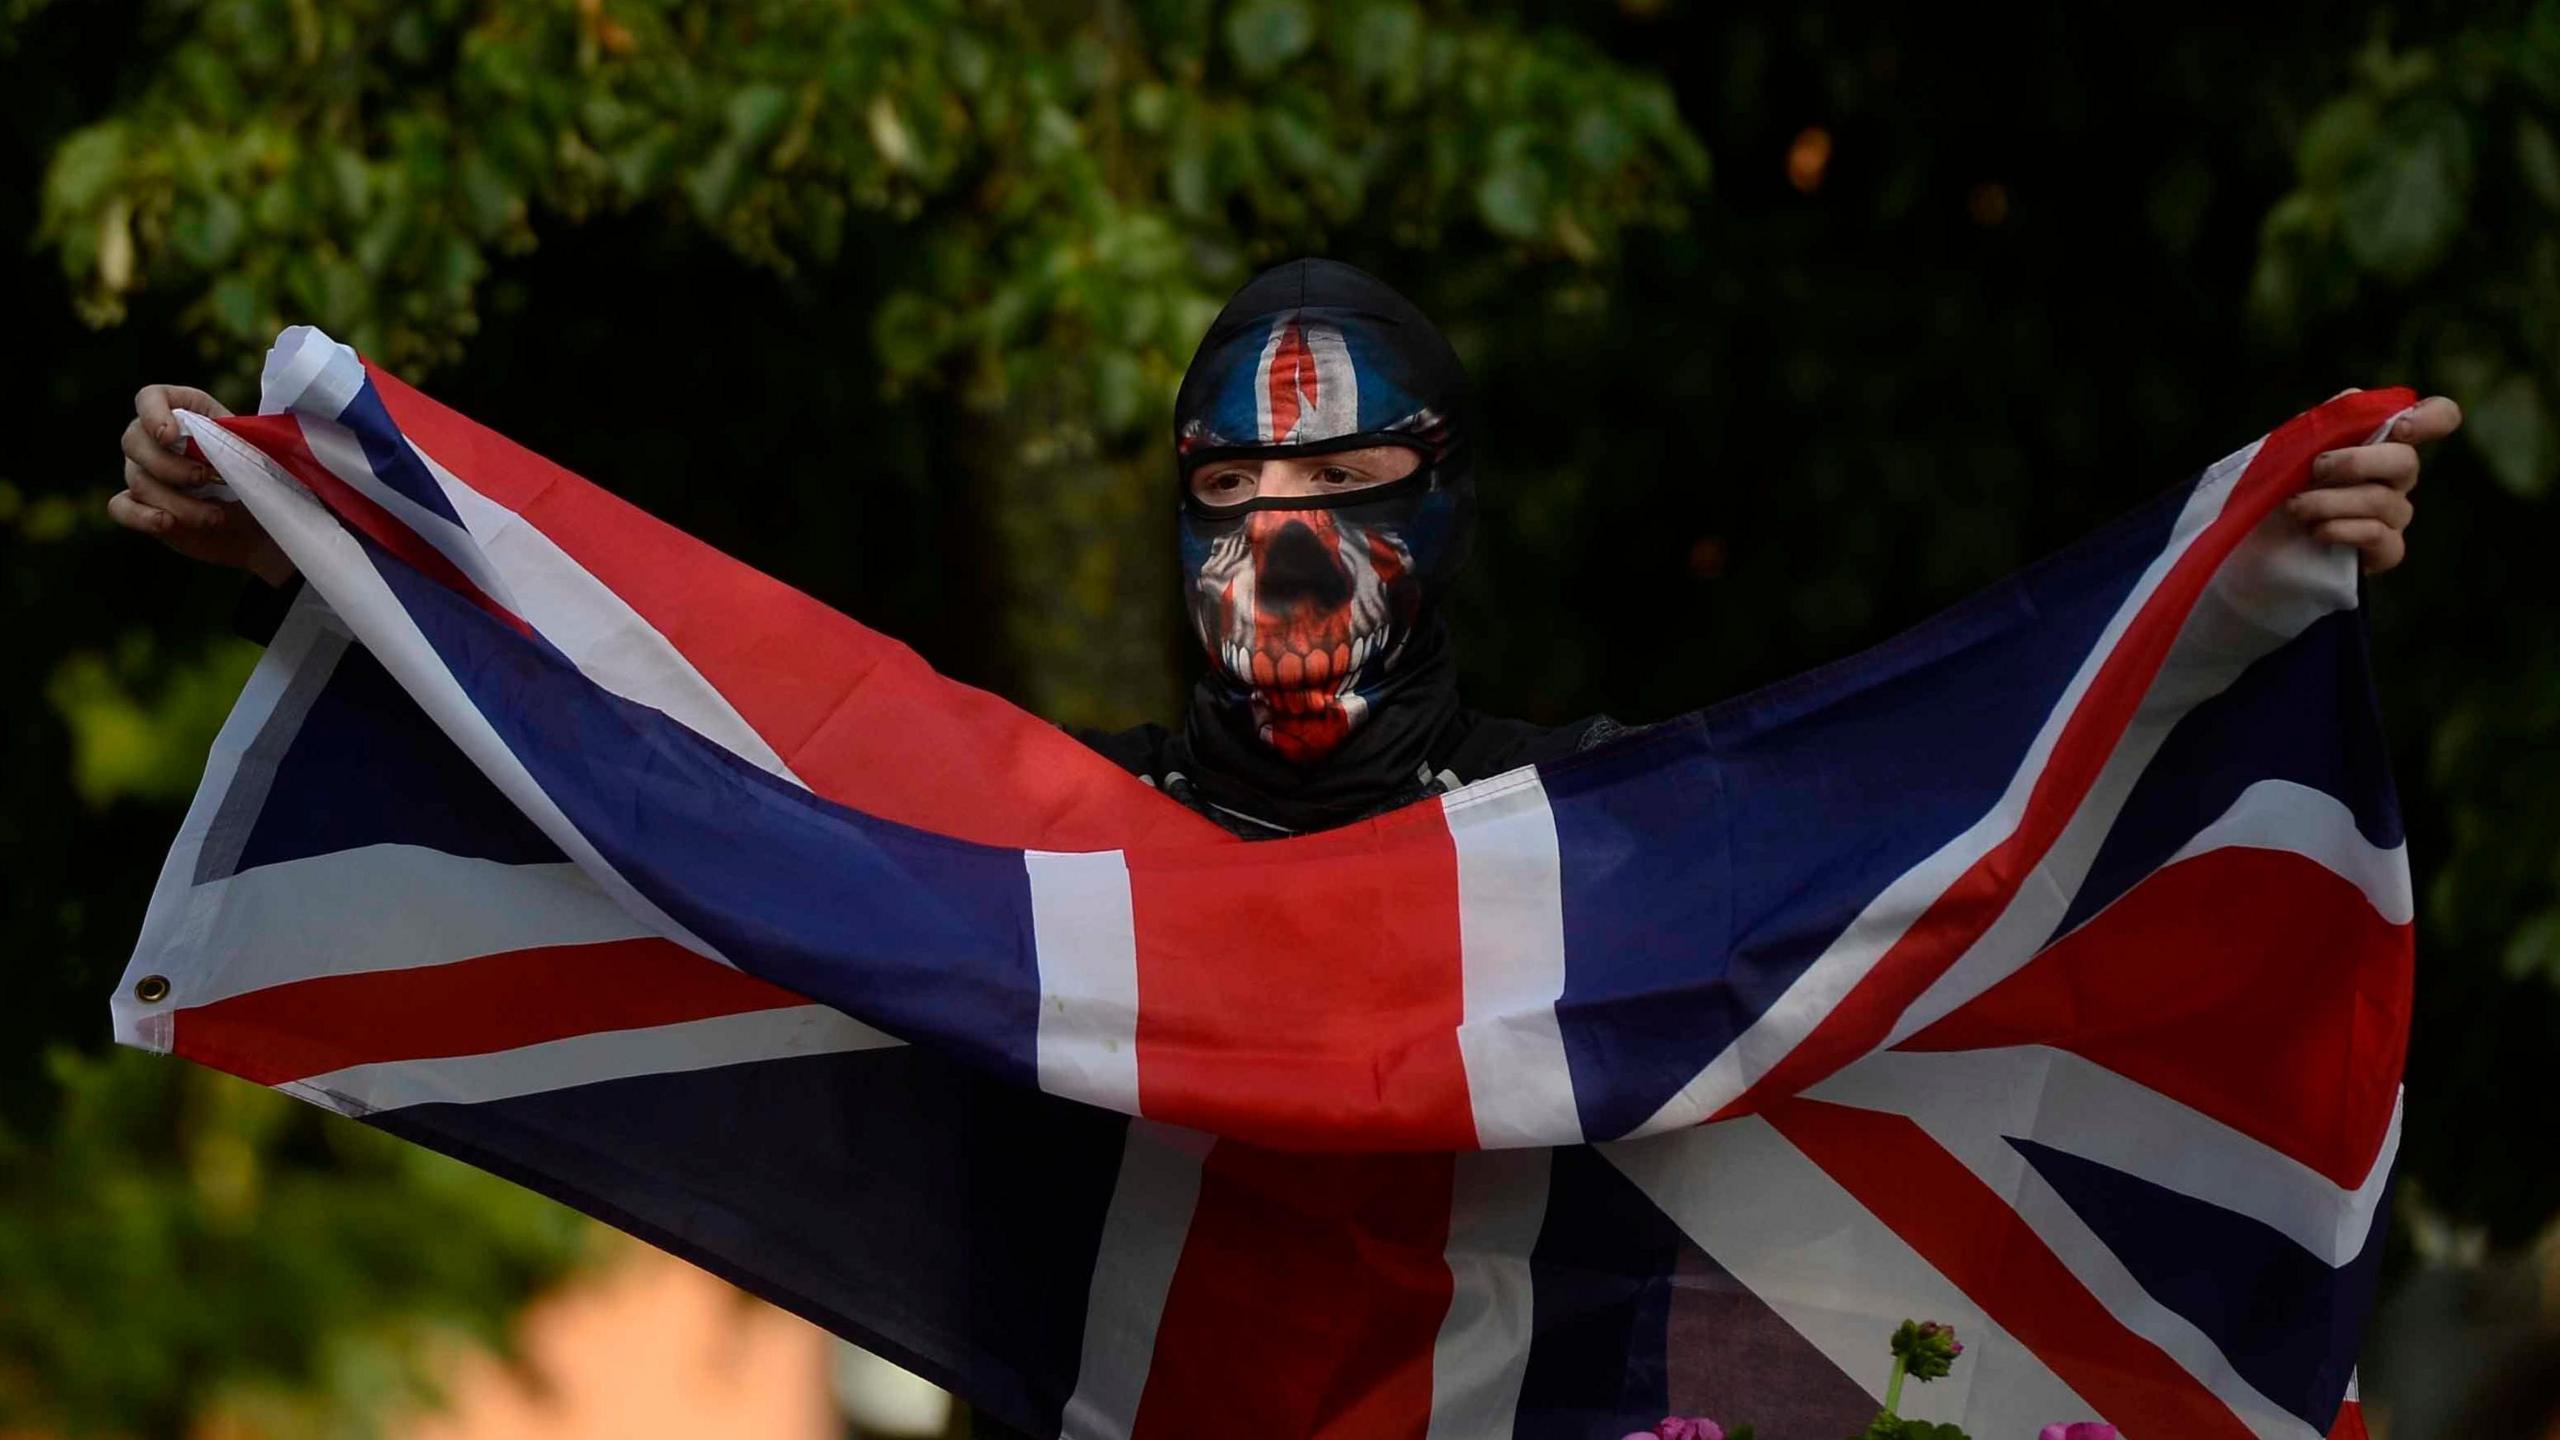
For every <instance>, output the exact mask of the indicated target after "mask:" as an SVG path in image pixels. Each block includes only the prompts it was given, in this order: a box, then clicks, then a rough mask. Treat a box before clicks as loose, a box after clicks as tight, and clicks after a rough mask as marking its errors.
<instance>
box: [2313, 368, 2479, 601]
mask: <svg viewBox="0 0 2560 1440" xmlns="http://www.w3.org/2000/svg"><path fill="white" fill-rule="evenodd" d="M2338 393H2339V395H2353V394H2355V393H2356V392H2355V391H2353V390H2342V391H2340V392H2338ZM2331 398H2332V399H2335V398H2337V397H2336V396H2332V397H2331ZM2461 428H2462V407H2461V406H2459V405H2456V404H2454V403H2453V402H2452V401H2451V400H2448V399H2446V398H2445V397H2444V396H2442V395H2430V396H2428V397H2427V398H2426V399H2424V400H2421V401H2419V402H2418V403H2417V405H2416V406H2415V407H2414V408H2413V409H2411V410H2410V411H2409V413H2408V414H2406V415H2403V416H2401V417H2400V418H2399V419H2397V420H2395V421H2393V422H2392V423H2391V434H2390V435H2389V436H2388V437H2387V438H2385V439H2384V440H2383V441H2382V442H2381V443H2380V444H2378V445H2357V446H2353V447H2350V448H2348V449H2345V450H2332V451H2330V452H2329V453H2327V454H2325V455H2322V456H2321V457H2319V458H2318V459H2316V460H2314V461H2312V462H2311V488H2310V489H2308V490H2305V491H2303V492H2302V493H2301V494H2299V495H2296V496H2294V497H2293V498H2292V499H2291V500H2288V501H2286V502H2285V507H2284V508H2285V509H2286V510H2287V511H2289V512H2291V513H2292V515H2293V518H2295V519H2296V520H2299V521H2301V522H2302V523H2303V524H2305V525H2307V526H2309V527H2311V538H2312V539H2314V540H2318V541H2321V542H2323V543H2325V544H2330V545H2352V546H2354V547H2355V548H2356V550H2357V552H2358V554H2359V556H2360V557H2361V559H2362V560H2363V563H2364V573H2366V574H2367V575H2379V574H2381V573H2382V572H2383V571H2385V570H2389V569H2391V568H2392V567H2394V566H2396V565H2398V564H2399V563H2400V562H2401V560H2402V559H2404V558H2405V557H2406V556H2407V555H2408V553H2409V542H2408V537H2407V535H2406V534H2405V533H2404V532H2406V531H2407V530H2408V528H2409V521H2410V519H2411V517H2412V516H2414V515H2415V514H2416V513H2417V507H2416V505H2415V504H2414V503H2413V502H2412V501H2411V500H2410V499H2409V492H2410V491H2412V490H2415V489H2417V488H2418V447H2419V446H2421V445H2424V444H2426V443H2427V442H2429V441H2431V440H2441V439H2443V438H2444V437H2446V436H2447V435H2450V434H2452V433H2453V432H2454V431H2456V430H2459V429H2461Z"/></svg>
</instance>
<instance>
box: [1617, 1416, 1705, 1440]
mask: <svg viewBox="0 0 2560 1440" xmlns="http://www.w3.org/2000/svg"><path fill="white" fill-rule="evenodd" d="M1624 1440H1724V1427H1723V1426H1721V1425H1719V1424H1717V1423H1716V1422H1714V1421H1713V1420H1710V1419H1708V1418H1707V1417H1705V1416H1704V1415H1665V1416H1663V1417H1662V1418H1661V1419H1660V1420H1657V1421H1655V1422H1654V1426H1653V1428H1652V1429H1650V1430H1638V1431H1635V1432H1634V1433H1632V1434H1630V1435H1627V1436H1625V1437H1624Z"/></svg>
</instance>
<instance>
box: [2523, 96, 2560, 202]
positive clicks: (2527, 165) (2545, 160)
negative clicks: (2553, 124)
mask: <svg viewBox="0 0 2560 1440" xmlns="http://www.w3.org/2000/svg"><path fill="white" fill-rule="evenodd" d="M2516 169H2517V170H2518V171H2520V172H2522V174H2523V175H2524V185H2525V188H2526V189H2527V190H2530V191H2532V192H2533V196H2534V198H2535V199H2537V200H2540V201H2541V202H2542V203H2543V204H2545V205H2548V206H2550V207H2551V208H2553V209H2555V210H2560V146H2555V145H2553V144H2552V143H2551V132H2550V131H2549V130H2546V129H2544V128H2543V126H2542V122H2541V121H2539V120H2536V119H2534V118H2533V117H2532V116H2530V115H2527V116H2524V117H2523V118H2521V119H2519V120H2517V121H2516Z"/></svg>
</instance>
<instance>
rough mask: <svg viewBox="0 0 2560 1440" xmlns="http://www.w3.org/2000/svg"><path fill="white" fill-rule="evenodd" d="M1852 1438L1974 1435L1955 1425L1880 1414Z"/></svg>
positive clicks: (1959, 1438)
mask: <svg viewBox="0 0 2560 1440" xmlns="http://www.w3.org/2000/svg"><path fill="white" fill-rule="evenodd" d="M1850 1440H1972V1437H1970V1436H1968V1435H1966V1434H1965V1433H1964V1431H1963V1430H1962V1429H1960V1428H1959V1427H1957V1426H1954V1425H1938V1424H1932V1423H1930V1422H1929V1421H1926V1420H1903V1419H1899V1418H1897V1417H1895V1416H1891V1415H1879V1416H1877V1417H1876V1418H1875V1423H1873V1424H1871V1425H1869V1426H1868V1427H1867V1428H1866V1429H1864V1430H1861V1431H1859V1432H1858V1433H1857V1434H1856V1435H1853V1436H1851V1437H1850Z"/></svg>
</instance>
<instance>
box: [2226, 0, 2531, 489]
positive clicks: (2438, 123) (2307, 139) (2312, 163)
mask: <svg viewBox="0 0 2560 1440" xmlns="http://www.w3.org/2000/svg"><path fill="white" fill-rule="evenodd" d="M2555 109H2560V3H2554V0H2541V3H2539V4H2537V5H2535V6H2534V7H2532V8H2531V10H2530V11H2529V12H2528V13H2527V14H2525V15H2524V16H2522V17H2521V18H2517V19H2509V20H2492V21H2486V22H2483V23H2480V24H2478V25H2475V26H2474V27H2473V28H2471V29H2468V30H2465V31H2462V32H2460V33H2458V34H2455V35H2452V36H2450V37H2437V39H2436V42H2435V43H2431V44H2428V45H2425V46H2423V47H2411V48H2394V47H2393V46H2391V45H2389V44H2388V43H2386V42H2385V40H2384V39H2382V38H2381V37H2380V35H2379V34H2377V36H2376V38H2375V39H2374V40H2373V41H2372V42H2371V43H2370V44H2369V45H2368V46H2367V47H2366V48H2365V49H2364V51H2363V52H2362V54H2361V55H2359V56H2358V57H2357V59H2356V62H2355V65H2354V67H2353V84H2352V86H2351V88H2349V89H2348V90H2347V91H2346V92H2345V93H2343V94H2341V95H2339V96H2337V97H2336V98H2335V99H2333V100H2331V101H2329V102H2328V103H2327V104H2326V105H2324V106H2322V107H2321V108H2320V109H2319V110H2318V111H2316V112H2315V113H2313V114H2312V115H2311V117H2310V118H2309V119H2308V120H2307V121H2306V122H2305V123H2304V124H2303V126H2302V128H2301V132H2300V135H2299V138H2298V140H2297V142H2296V145H2295V165H2296V170H2297V175H2298V183H2297V184H2296V186H2295V188H2294V189H2293V191H2292V192H2291V193H2290V194H2288V195H2286V196H2284V197H2283V198H2282V199H2281V200H2279V201H2278V202H2277V203H2276V205H2275V207H2274V208H2273V209H2272V210H2271V211H2270V212H2269V213H2268V216H2267V219H2266V224H2265V226H2264V229H2263V232H2262V236H2261V242H2260V248H2259V257H2258V270H2257V277H2256V282H2255V286H2254V290H2253V298H2254V300H2255V302H2256V307H2257V310H2258V313H2259V315H2260V318H2261V319H2262V320H2263V321H2265V322H2266V323H2267V324H2268V325H2270V326H2271V327H2273V328H2275V329H2278V330H2281V331H2292V330H2296V329H2299V328H2301V327H2303V326H2305V325H2307V324H2309V323H2311V322H2313V321H2315V320H2317V319H2318V318H2320V317H2324V316H2329V315H2335V314H2340V313H2344V312H2347V311H2348V310H2350V309H2351V308H2352V307H2357V306H2360V305H2361V306H2366V307H2370V306H2371V305H2372V304H2373V303H2374V302H2375V301H2376V300H2377V299H2378V298H2380V297H2379V296H2378V295H2377V294H2376V292H2377V291H2380V292H2382V294H2384V295H2387V294H2389V293H2391V292H2395V291H2409V290H2413V289H2415V288H2416V287H2419V286H2425V287H2428V293H2429V298H2430V303H2428V304H2425V305H2421V306H2416V307H2412V308H2411V309H2410V311H2409V312H2408V316H2407V319H2406V320H2404V321H2403V322H2402V325H2401V328H2400V334H2399V336H2398V340H2399V349H2400V353H2401V354H2402V355H2404V356H2405V357H2407V360H2408V361H2409V362H2410V363H2412V364H2414V365H2415V366H2416V367H2419V368H2420V369H2421V371H2422V372H2423V373H2425V374H2426V375H2428V376H2429V378H2431V379H2433V380H2434V381H2435V382H2436V383H2438V384H2441V385H2442V386H2444V387H2445V388H2447V389H2448V390H2449V391H2450V392H2451V393H2452V394H2453V395H2454V396H2455V398H2456V399H2458V400H2460V401H2462V402H2463V403H2464V404H2465V405H2466V406H2467V407H2469V409H2470V411H2471V421H2470V423H2469V425H2467V426H2466V427H2465V430H2464V434H2465V437H2466V439H2467V441H2468V443H2469V444H2471V445H2472V446H2474V447H2476V448H2477V449H2478V451H2479V452H2480V454H2481V457H2482V458H2483V459H2484V460H2485V461H2486V462H2487V463H2488V466H2489V470H2490V473H2491V474H2492V475H2494V476H2496V477H2497V479H2498V480H2499V482H2500V483H2502V484H2504V485H2505V486H2506V487H2507V488H2508V489H2510V490H2512V491H2514V492H2515V493H2517V494H2519V495H2523V496H2528V497H2539V496H2540V495H2542V494H2543V493H2544V492H2545V491H2546V490H2547V489H2548V488H2549V486H2550V483H2551V479H2552V475H2553V472H2554V471H2555V470H2560V429H2556V428H2555V420H2554V417H2555V416H2556V415H2560V406H2556V405H2555V403H2554V402H2555V399H2560V223H2555V222H2560V150H2555V148H2554V144H2553V140H2552V136H2551V131H2550V128H2549V117H2550V116H2551V115H2552V114H2553V113H2554V111H2555ZM2465 282H2467V283H2465Z"/></svg>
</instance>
